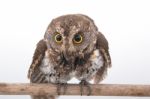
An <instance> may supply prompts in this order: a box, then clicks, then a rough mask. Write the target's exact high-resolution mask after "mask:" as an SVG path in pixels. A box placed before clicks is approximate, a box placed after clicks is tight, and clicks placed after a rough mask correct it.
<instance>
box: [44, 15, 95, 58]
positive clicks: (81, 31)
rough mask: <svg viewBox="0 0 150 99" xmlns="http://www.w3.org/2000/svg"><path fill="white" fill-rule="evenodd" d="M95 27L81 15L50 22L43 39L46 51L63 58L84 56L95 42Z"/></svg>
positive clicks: (88, 19) (62, 17) (67, 16)
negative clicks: (61, 54)
mask: <svg viewBox="0 0 150 99" xmlns="http://www.w3.org/2000/svg"><path fill="white" fill-rule="evenodd" d="M97 31H98V30H97V27H96V26H95V24H94V22H93V20H92V19H90V18H89V17H88V16H85V15H81V14H71V15H64V16H60V17H58V18H55V19H53V20H52V22H51V23H50V25H49V26H48V28H47V30H46V33H45V36H44V39H45V41H46V44H47V47H48V49H51V50H53V51H55V52H57V53H63V54H64V56H66V57H70V56H84V55H85V54H88V53H90V52H92V50H93V49H94V47H95V43H96V40H97V36H96V33H97Z"/></svg>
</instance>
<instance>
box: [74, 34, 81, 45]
mask: <svg viewBox="0 0 150 99" xmlns="http://www.w3.org/2000/svg"><path fill="white" fill-rule="evenodd" d="M82 41H83V37H82V35H80V34H76V35H75V36H74V38H73V42H74V43H75V44H80V43H81V42H82Z"/></svg>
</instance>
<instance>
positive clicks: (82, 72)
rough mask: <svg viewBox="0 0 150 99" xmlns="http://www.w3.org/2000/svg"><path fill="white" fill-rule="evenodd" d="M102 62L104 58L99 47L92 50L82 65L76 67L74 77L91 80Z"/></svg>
mask: <svg viewBox="0 0 150 99" xmlns="http://www.w3.org/2000/svg"><path fill="white" fill-rule="evenodd" d="M103 63H104V60H103V57H102V55H101V53H100V51H99V49H96V50H94V51H93V53H92V54H91V55H90V58H89V59H88V61H87V62H86V63H85V64H84V65H82V66H78V67H77V69H76V75H75V76H76V78H77V79H79V80H91V79H92V78H93V76H94V75H95V74H96V72H97V71H98V69H100V68H101V67H102V66H103Z"/></svg>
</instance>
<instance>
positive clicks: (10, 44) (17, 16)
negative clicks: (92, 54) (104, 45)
mask: <svg viewBox="0 0 150 99" xmlns="http://www.w3.org/2000/svg"><path fill="white" fill-rule="evenodd" d="M73 13H82V14H86V15H88V16H90V17H91V18H92V19H94V21H95V23H96V25H97V26H98V28H99V31H101V32H102V33H103V34H104V35H105V36H106V38H107V39H108V41H109V46H110V54H111V56H112V68H111V69H110V70H109V72H108V76H107V78H106V79H105V80H104V81H103V82H102V83H113V84H120V83H123V84H150V78H149V77H150V76H149V75H150V60H149V58H150V1H149V0H147V1H146V0H103V1H101V0H91V1H90V0H82V1H81V0H74V1H73V0H72V1H71V0H51V1H50V0H41V1H40V0H24V1H23V0H22V1H21V0H3V1H2V0H1V1H0V60H1V61H0V82H19V83H27V82H29V80H28V79H27V71H28V68H29V66H30V63H31V60H32V55H33V52H34V49H35V46H36V43H37V42H38V41H39V40H40V39H42V38H43V35H44V33H45V30H46V28H47V26H48V24H49V23H50V21H51V20H52V19H53V18H55V17H57V16H60V15H64V14H73ZM73 82H77V81H75V80H73ZM70 98H73V99H76V98H78V99H81V98H82V99H86V98H88V99H92V98H94V99H99V98H102V99H124V98H127V99H135V98H136V99H148V98H146V97H145V98H143V97H140V98H138V97H118V98H116V97H80V96H78V97H77V96H76V97H75V96H74V97H68V96H67V97H60V99H70ZM0 99H30V97H29V96H0Z"/></svg>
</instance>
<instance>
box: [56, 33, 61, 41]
mask: <svg viewBox="0 0 150 99" xmlns="http://www.w3.org/2000/svg"><path fill="white" fill-rule="evenodd" d="M55 42H56V43H61V42H62V36H61V34H59V33H57V34H56V35H55Z"/></svg>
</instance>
